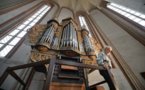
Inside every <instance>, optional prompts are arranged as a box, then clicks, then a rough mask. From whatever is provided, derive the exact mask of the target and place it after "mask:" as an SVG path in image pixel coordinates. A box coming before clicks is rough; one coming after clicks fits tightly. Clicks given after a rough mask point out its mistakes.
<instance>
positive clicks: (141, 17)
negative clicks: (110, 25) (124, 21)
mask: <svg viewBox="0 0 145 90" xmlns="http://www.w3.org/2000/svg"><path fill="white" fill-rule="evenodd" d="M107 8H109V9H111V10H113V11H115V12H117V13H119V14H121V15H123V16H125V17H127V18H129V19H130V20H132V21H134V22H136V23H138V24H139V25H141V26H143V27H145V14H143V13H140V12H137V11H134V10H132V9H129V8H127V7H124V6H121V5H118V4H115V3H109V4H108V5H107Z"/></svg>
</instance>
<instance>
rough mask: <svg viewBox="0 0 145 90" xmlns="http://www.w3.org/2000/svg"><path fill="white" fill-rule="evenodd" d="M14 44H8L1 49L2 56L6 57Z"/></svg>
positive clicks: (0, 54) (0, 55)
mask: <svg viewBox="0 0 145 90" xmlns="http://www.w3.org/2000/svg"><path fill="white" fill-rule="evenodd" d="M13 47H14V46H10V45H7V46H5V48H3V49H2V50H1V51H0V57H5V56H6V55H7V54H8V53H9V52H10V51H11V50H12V48H13Z"/></svg>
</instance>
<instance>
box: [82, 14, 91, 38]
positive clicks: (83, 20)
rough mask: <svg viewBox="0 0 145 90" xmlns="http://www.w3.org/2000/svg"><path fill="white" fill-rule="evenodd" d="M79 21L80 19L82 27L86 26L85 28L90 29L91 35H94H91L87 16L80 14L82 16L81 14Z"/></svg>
mask: <svg viewBox="0 0 145 90" xmlns="http://www.w3.org/2000/svg"><path fill="white" fill-rule="evenodd" d="M79 21H80V25H81V28H84V29H86V30H88V31H89V37H92V36H91V32H90V29H89V27H88V24H87V22H86V19H85V17H84V16H81V15H80V16H79Z"/></svg>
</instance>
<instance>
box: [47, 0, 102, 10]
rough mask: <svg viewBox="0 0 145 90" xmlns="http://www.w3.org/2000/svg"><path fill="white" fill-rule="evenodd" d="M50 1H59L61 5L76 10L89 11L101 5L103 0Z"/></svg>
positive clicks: (52, 0) (56, 1) (57, 0)
mask: <svg viewBox="0 0 145 90" xmlns="http://www.w3.org/2000/svg"><path fill="white" fill-rule="evenodd" d="M48 1H49V2H54V3H57V4H58V5H59V6H60V7H67V8H69V9H71V10H73V11H74V12H76V11H89V10H91V9H93V8H96V7H99V5H100V3H101V1H103V0H48Z"/></svg>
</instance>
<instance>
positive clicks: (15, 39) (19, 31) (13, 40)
mask: <svg viewBox="0 0 145 90" xmlns="http://www.w3.org/2000/svg"><path fill="white" fill-rule="evenodd" d="M49 10H50V6H47V5H44V6H42V7H41V8H40V9H39V10H38V11H37V12H36V13H34V14H33V15H32V16H31V17H29V18H28V19H26V20H25V21H24V22H22V23H21V24H20V25H18V26H17V27H16V28H15V29H13V30H11V31H10V32H8V33H7V34H6V35H5V36H3V37H1V38H0V57H5V56H6V55H7V54H8V53H9V52H10V51H11V50H12V49H13V48H14V47H15V46H16V45H17V44H18V43H19V41H20V40H21V39H22V38H23V37H24V36H25V35H26V34H27V30H28V29H29V28H31V27H32V26H34V25H35V24H36V23H37V22H38V21H39V20H40V19H41V18H42V17H43V16H44V15H45V14H46V13H47V12H48V11H49Z"/></svg>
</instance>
